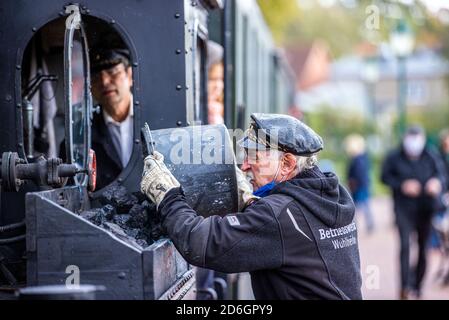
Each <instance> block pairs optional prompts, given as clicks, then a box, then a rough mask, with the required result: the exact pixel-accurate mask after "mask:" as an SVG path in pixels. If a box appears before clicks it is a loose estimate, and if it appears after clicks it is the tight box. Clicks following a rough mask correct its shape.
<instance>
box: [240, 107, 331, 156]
mask: <svg viewBox="0 0 449 320" xmlns="http://www.w3.org/2000/svg"><path fill="white" fill-rule="evenodd" d="M251 120H252V122H251V124H250V128H249V129H248V130H247V133H246V136H245V137H244V138H243V139H242V140H240V141H239V145H240V146H241V147H243V148H246V149H257V150H264V149H276V150H279V151H283V152H288V153H292V154H294V155H297V156H309V155H313V154H315V153H317V152H319V151H320V150H322V149H323V139H321V137H320V136H319V135H318V134H317V133H315V131H313V130H312V129H311V128H310V127H308V126H307V125H305V124H304V123H303V122H301V121H300V120H298V119H296V118H293V117H292V116H288V115H282V114H267V113H253V114H252V115H251Z"/></svg>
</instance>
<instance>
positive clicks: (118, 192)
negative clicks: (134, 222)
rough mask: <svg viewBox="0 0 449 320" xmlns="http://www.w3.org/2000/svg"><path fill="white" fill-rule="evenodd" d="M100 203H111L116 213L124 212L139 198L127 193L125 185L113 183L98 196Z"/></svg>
mask: <svg viewBox="0 0 449 320" xmlns="http://www.w3.org/2000/svg"><path fill="white" fill-rule="evenodd" d="M99 200H100V202H101V203H102V204H111V205H112V206H114V207H115V208H116V210H117V213H119V214H124V213H128V212H129V210H131V208H132V206H133V205H135V204H137V203H138V202H139V199H138V198H137V197H136V196H135V195H133V194H129V193H128V192H127V190H126V188H125V187H123V186H117V185H113V186H110V187H108V188H107V189H106V190H105V191H104V192H103V193H102V194H101V196H100V199H99Z"/></svg>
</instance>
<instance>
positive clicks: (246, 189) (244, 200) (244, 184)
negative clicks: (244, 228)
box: [235, 166, 259, 211]
mask: <svg viewBox="0 0 449 320" xmlns="http://www.w3.org/2000/svg"><path fill="white" fill-rule="evenodd" d="M235 174H236V176H237V187H238V190H239V203H240V207H241V208H239V211H241V210H243V209H245V208H246V207H247V206H249V205H250V204H251V203H252V202H253V201H255V200H257V199H259V197H257V196H255V195H253V186H252V185H251V183H249V181H248V180H247V179H246V177H245V174H244V173H243V172H242V170H240V169H239V167H237V166H235Z"/></svg>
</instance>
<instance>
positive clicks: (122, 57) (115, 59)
mask: <svg viewBox="0 0 449 320" xmlns="http://www.w3.org/2000/svg"><path fill="white" fill-rule="evenodd" d="M129 60H130V59H129V51H128V50H126V49H96V50H92V51H91V54H90V63H91V71H92V73H97V72H100V71H102V70H106V69H109V68H112V67H114V66H116V65H118V64H119V63H123V64H124V65H125V67H128V66H129Z"/></svg>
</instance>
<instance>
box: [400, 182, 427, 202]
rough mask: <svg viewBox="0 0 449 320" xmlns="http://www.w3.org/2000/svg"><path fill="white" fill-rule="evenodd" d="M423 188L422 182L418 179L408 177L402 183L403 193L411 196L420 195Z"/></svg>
mask: <svg viewBox="0 0 449 320" xmlns="http://www.w3.org/2000/svg"><path fill="white" fill-rule="evenodd" d="M421 189H422V188H421V184H420V183H419V181H418V180H416V179H407V180H405V181H404V182H403V183H402V185H401V190H402V193H403V194H405V195H406V196H408V197H411V198H416V197H417V196H419V195H420V194H421Z"/></svg>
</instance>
